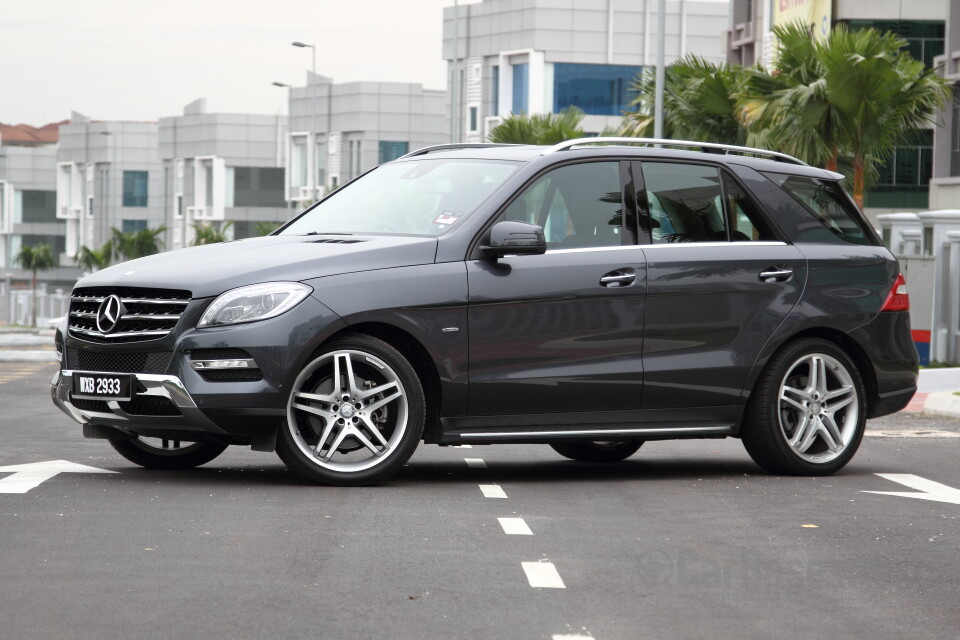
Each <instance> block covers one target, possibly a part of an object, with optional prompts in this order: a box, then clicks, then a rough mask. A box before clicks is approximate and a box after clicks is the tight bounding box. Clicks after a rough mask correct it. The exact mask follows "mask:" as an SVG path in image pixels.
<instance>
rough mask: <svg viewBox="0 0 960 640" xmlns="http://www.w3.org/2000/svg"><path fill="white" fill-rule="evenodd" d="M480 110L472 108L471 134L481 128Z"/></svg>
mask: <svg viewBox="0 0 960 640" xmlns="http://www.w3.org/2000/svg"><path fill="white" fill-rule="evenodd" d="M479 120H480V109H479V108H477V107H470V132H471V133H473V132H476V131H477V129H479V128H480V122H479Z"/></svg>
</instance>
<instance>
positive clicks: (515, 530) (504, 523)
mask: <svg viewBox="0 0 960 640" xmlns="http://www.w3.org/2000/svg"><path fill="white" fill-rule="evenodd" d="M497 520H499V521H500V526H501V527H503V532H504V533H505V534H507V535H508V536H532V535H533V531H530V527H528V526H527V523H526V522H524V521H523V518H497Z"/></svg>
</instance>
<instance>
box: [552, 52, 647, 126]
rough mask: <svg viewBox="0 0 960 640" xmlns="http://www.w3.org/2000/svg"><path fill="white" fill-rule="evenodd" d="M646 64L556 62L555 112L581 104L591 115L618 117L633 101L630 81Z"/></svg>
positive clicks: (554, 79)
mask: <svg viewBox="0 0 960 640" xmlns="http://www.w3.org/2000/svg"><path fill="white" fill-rule="evenodd" d="M642 70H643V67H640V66H636V65H626V64H567V63H559V62H558V63H556V64H554V65H553V112H554V113H559V112H560V111H562V110H563V109H565V108H566V107H570V106H575V107H580V108H581V109H583V110H584V112H586V113H587V114H589V115H595V116H619V115H622V114H623V112H624V111H626V110H627V105H628V103H629V102H630V98H631V95H630V83H631V82H633V79H634V78H635V77H636V76H637V74H639V73H640V72H641V71H642Z"/></svg>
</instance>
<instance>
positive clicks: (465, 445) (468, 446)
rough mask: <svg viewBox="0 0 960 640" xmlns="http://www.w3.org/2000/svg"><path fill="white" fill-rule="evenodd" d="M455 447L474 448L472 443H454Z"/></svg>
mask: <svg viewBox="0 0 960 640" xmlns="http://www.w3.org/2000/svg"><path fill="white" fill-rule="evenodd" d="M453 448H454V449H473V445H472V444H455V445H453Z"/></svg>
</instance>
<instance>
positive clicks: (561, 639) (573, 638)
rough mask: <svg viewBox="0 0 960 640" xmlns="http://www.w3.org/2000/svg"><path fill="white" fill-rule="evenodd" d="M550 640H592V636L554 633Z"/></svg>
mask: <svg viewBox="0 0 960 640" xmlns="http://www.w3.org/2000/svg"><path fill="white" fill-rule="evenodd" d="M550 640H594V637H593V636H578V635H570V634H569V633H555V634H553V635H552V636H550Z"/></svg>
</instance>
